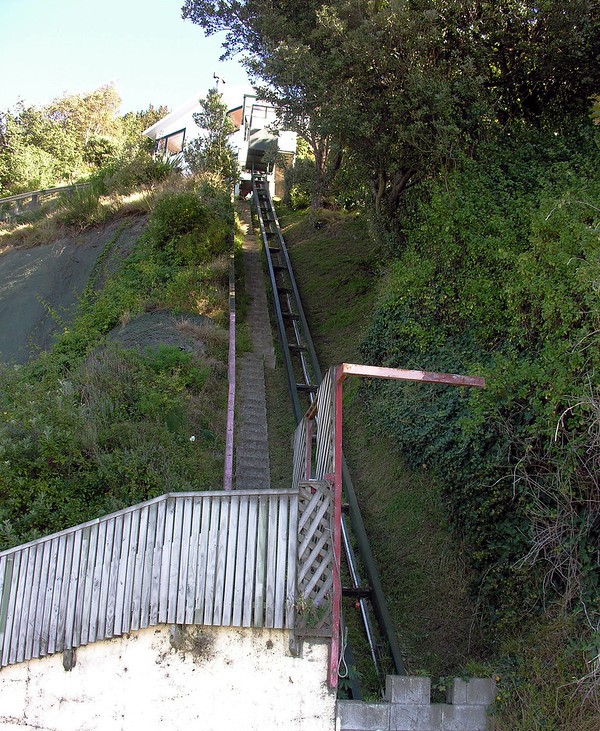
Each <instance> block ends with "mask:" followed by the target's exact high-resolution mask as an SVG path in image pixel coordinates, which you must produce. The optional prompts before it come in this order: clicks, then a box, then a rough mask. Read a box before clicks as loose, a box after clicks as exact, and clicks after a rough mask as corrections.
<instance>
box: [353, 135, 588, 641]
mask: <svg viewBox="0 0 600 731" xmlns="http://www.w3.org/2000/svg"><path fill="white" fill-rule="evenodd" d="M597 164H598V149H597V147H596V146H595V145H594V142H593V139H592V135H591V133H590V130H589V129H585V130H584V131H580V130H579V129H578V128H575V127H573V128H572V130H571V132H570V134H569V135H568V136H567V135H565V136H561V135H556V134H554V133H553V132H549V133H547V134H545V133H543V132H540V131H537V132H527V133H525V131H523V130H517V131H515V130H511V131H510V132H509V133H508V134H506V136H505V137H503V139H502V140H500V141H498V142H496V143H495V144H494V145H490V146H489V147H487V148H483V149H482V150H481V152H480V154H479V155H478V159H476V160H466V161H464V163H463V164H462V165H461V166H460V169H458V170H456V171H454V172H452V173H449V174H448V175H447V176H446V177H445V179H444V180H443V181H440V183H438V184H431V185H430V187H429V190H428V192H427V195H426V196H424V191H423V190H421V191H419V192H415V197H416V198H418V195H420V196H421V198H420V199H417V200H414V201H413V202H412V203H410V202H408V204H410V205H412V206H413V210H412V215H411V216H410V217H409V218H407V219H405V222H404V226H403V230H402V232H401V236H400V237H399V241H401V242H402V244H401V246H399V249H400V250H398V251H397V252H396V258H395V259H394V260H393V261H392V262H391V264H390V270H389V274H388V276H387V277H386V279H385V284H384V286H383V288H382V292H381V297H380V301H379V305H378V308H377V312H376V315H375V318H374V320H373V323H372V326H371V329H370V332H369V334H368V336H367V338H366V340H365V343H364V353H365V356H366V358H367V360H368V361H369V362H376V363H379V364H385V365H389V366H401V367H409V368H410V367H414V368H423V369H427V370H436V371H446V372H454V373H467V374H471V375H476V374H480V375H484V376H485V377H486V380H487V388H486V390H485V391H482V392H475V391H471V392H466V391H464V390H459V389H443V388H439V387H436V388H434V387H426V386H416V385H414V384H408V385H404V386H397V385H390V384H387V385H384V386H381V385H379V386H372V387H371V388H370V389H369V396H370V400H371V407H372V415H373V420H374V422H376V423H377V424H379V425H380V426H383V427H385V428H387V429H389V430H391V432H392V433H393V434H394V437H395V439H396V441H397V444H398V448H399V450H400V451H401V453H402V454H403V456H404V458H405V459H407V460H408V462H409V463H411V464H413V465H426V466H428V467H429V468H431V469H433V470H435V471H437V472H439V474H440V475H441V476H442V478H443V481H444V484H445V486H446V492H445V494H446V498H447V503H448V507H449V511H450V514H451V517H452V518H453V524H454V526H455V528H456V530H457V531H458V532H459V533H460V534H461V535H462V536H463V537H464V538H465V539H466V542H467V545H468V546H469V548H470V553H471V558H472V563H473V566H474V568H475V569H476V577H477V586H476V591H477V596H478V598H479V600H480V602H481V606H482V608H483V609H484V614H485V616H486V617H487V619H488V620H492V624H493V626H494V627H496V628H497V629H498V628H503V627H504V628H505V629H506V628H507V627H509V626H512V625H516V624H518V623H520V622H521V621H522V619H523V616H524V614H525V615H526V614H527V613H529V612H533V611H536V610H539V609H540V608H541V607H543V606H544V604H545V603H547V602H551V601H553V600H556V599H560V600H561V601H562V602H563V603H564V604H565V605H566V606H568V607H571V608H575V607H577V606H578V603H580V602H583V603H584V604H585V606H586V608H587V609H588V611H589V612H591V613H592V614H593V613H594V612H595V611H597V610H598V607H597V606H595V605H594V603H593V597H595V596H597V595H598V589H599V588H600V583H599V567H598V559H597V545H598V540H599V538H600V509H599V507H598V499H597V495H598V476H597V475H598V461H599V455H600V449H599V447H600V445H599V444H598V437H597V434H598V425H599V421H598V398H599V394H598V391H597V373H598V371H599V370H600V354H599V350H598V333H599V325H600V322H599V315H600V312H599V308H598V283H599V282H600V258H599V255H600V242H599V237H598V220H599V215H598V214H599V211H598V207H597V201H598V200H599V199H600V182H599V181H598V178H597V174H596V169H597ZM579 605H580V604H579Z"/></svg>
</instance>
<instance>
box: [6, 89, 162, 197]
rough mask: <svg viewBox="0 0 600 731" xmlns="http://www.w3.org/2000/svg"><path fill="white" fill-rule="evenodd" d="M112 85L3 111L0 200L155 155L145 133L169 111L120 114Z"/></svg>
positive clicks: (21, 103)
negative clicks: (35, 105) (107, 166)
mask: <svg viewBox="0 0 600 731" xmlns="http://www.w3.org/2000/svg"><path fill="white" fill-rule="evenodd" d="M120 103H121V99H120V97H119V94H118V93H117V91H116V89H115V88H114V86H112V85H110V84H109V85H105V86H101V87H100V88H98V89H95V90H94V91H92V92H90V93H88V94H65V95H64V96H62V97H60V98H58V99H54V100H53V101H52V102H50V103H49V104H46V105H44V106H41V107H34V106H26V105H25V104H24V103H23V102H20V103H19V104H18V105H17V106H16V108H15V109H13V110H7V111H3V112H0V197H4V196H9V195H14V194H16V193H20V192H24V191H29V190H38V189H41V188H49V187H52V186H56V185H60V184H61V183H72V182H74V181H75V180H77V179H81V178H82V177H85V176H87V175H90V174H92V173H94V172H95V171H97V170H98V169H100V168H102V167H103V166H106V165H115V164H117V165H119V164H120V166H121V167H122V163H123V162H124V160H125V159H126V158H129V159H131V158H135V157H136V156H137V155H139V154H140V153H142V152H146V153H148V152H150V151H151V150H152V141H151V140H149V139H147V138H144V137H142V131H143V130H144V129H146V128H147V127H149V126H150V125H152V124H153V123H154V122H156V121H157V120H159V119H160V118H161V117H163V116H164V115H165V114H166V113H167V111H168V110H167V108H166V107H154V106H152V105H150V106H149V107H148V109H146V110H143V111H140V112H128V113H127V114H124V115H121V116H119V115H118V114H117V110H118V107H119V105H120Z"/></svg>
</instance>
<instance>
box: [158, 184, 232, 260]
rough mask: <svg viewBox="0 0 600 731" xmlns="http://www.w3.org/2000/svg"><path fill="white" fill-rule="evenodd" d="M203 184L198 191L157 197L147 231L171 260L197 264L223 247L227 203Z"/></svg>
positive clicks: (228, 213) (229, 223)
mask: <svg viewBox="0 0 600 731" xmlns="http://www.w3.org/2000/svg"><path fill="white" fill-rule="evenodd" d="M215 194H216V191H215V190H213V189H212V188H211V187H210V186H208V185H205V186H203V187H202V189H201V190H200V191H185V192H182V193H171V194H169V195H167V196H165V197H164V198H162V199H160V200H159V201H158V202H157V204H156V206H155V208H154V211H153V212H152V215H151V217H150V220H149V222H148V232H147V235H148V237H149V239H150V240H151V241H152V245H153V247H154V248H155V250H156V251H158V252H160V253H161V255H162V256H163V257H164V258H165V259H166V260H168V261H170V262H172V263H177V264H181V265H189V264H199V263H201V262H203V261H206V260H207V259H209V258H211V257H215V256H218V255H219V254H223V253H224V252H225V251H226V250H227V243H228V235H229V234H230V232H231V226H232V220H233V219H232V215H233V214H232V210H231V205H230V204H226V203H225V202H224V199H223V197H222V196H219V197H217V198H215Z"/></svg>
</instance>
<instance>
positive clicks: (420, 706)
mask: <svg viewBox="0 0 600 731" xmlns="http://www.w3.org/2000/svg"><path fill="white" fill-rule="evenodd" d="M494 697H495V686H494V682H493V680H491V679H489V680H488V679H484V678H472V679H471V680H461V679H460V678H455V679H454V681H453V683H452V686H451V687H450V688H449V690H448V693H447V698H446V700H447V702H446V703H431V680H430V678H421V677H409V676H401V675H388V677H387V679H386V693H385V701H384V702H382V703H365V702H363V701H338V704H337V718H336V731H485V730H486V729H487V728H488V712H487V711H488V707H489V705H490V704H491V703H492V702H493V700H494Z"/></svg>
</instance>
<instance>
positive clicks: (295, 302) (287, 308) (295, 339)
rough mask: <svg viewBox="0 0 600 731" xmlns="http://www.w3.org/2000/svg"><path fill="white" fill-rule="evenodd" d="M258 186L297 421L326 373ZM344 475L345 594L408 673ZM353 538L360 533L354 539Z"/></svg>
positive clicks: (256, 198)
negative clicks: (360, 566)
mask: <svg viewBox="0 0 600 731" xmlns="http://www.w3.org/2000/svg"><path fill="white" fill-rule="evenodd" d="M252 185H253V203H254V206H255V209H256V214H257V217H258V223H259V227H260V234H261V238H262V241H263V245H264V250H265V255H266V260H267V269H268V273H269V280H270V283H271V290H272V294H273V309H274V314H275V320H276V323H277V332H278V337H279V343H280V347H281V352H282V357H283V364H284V369H285V373H286V380H287V386H288V391H289V394H290V399H291V402H292V408H293V411H294V417H295V420H296V423H299V422H300V420H301V419H302V417H303V416H304V413H305V412H306V410H307V408H308V407H309V406H310V404H311V403H312V400H313V399H314V394H315V392H316V390H317V388H318V386H319V384H320V383H321V381H322V372H321V368H320V366H319V362H318V359H317V354H316V350H315V347H314V344H313V341H312V337H311V334H310V330H309V327H308V323H307V320H306V316H305V314H304V310H303V308H302V302H301V300H300V293H299V290H298V286H297V283H296V279H295V277H294V272H293V268H292V264H291V261H290V257H289V254H288V251H287V247H286V244H285V240H284V238H283V235H282V233H281V227H280V225H279V221H278V218H277V214H276V212H275V207H274V205H273V202H272V200H271V196H270V193H269V187H268V182H267V178H266V175H264V174H261V173H256V172H254V173H253V175H252ZM342 475H343V492H344V496H345V499H346V500H347V503H348V506H347V507H348V513H349V518H350V520H349V521H347V520H346V518H345V516H342V521H341V523H342V525H341V528H342V543H343V546H344V553H345V555H346V560H347V564H348V573H349V576H350V580H351V583H352V587H349V588H346V589H344V590H343V593H344V594H345V595H350V596H354V597H356V599H357V603H358V606H359V609H360V614H361V618H362V621H363V626H364V630H365V635H366V637H367V641H368V644H369V648H370V652H371V659H372V661H373V663H374V665H375V668H376V670H377V673H378V676H379V677H381V662H382V658H383V656H384V655H385V649H384V648H382V647H381V643H380V642H379V641H378V639H377V636H376V635H377V633H376V630H375V627H374V621H373V618H374V619H375V622H376V624H377V627H378V630H379V636H380V637H381V638H382V639H383V641H384V643H385V645H386V646H387V652H388V653H389V657H390V658H391V661H392V664H393V668H394V672H396V673H397V674H400V675H404V674H405V673H406V670H405V666H404V661H403V658H402V653H401V651H400V647H399V645H398V641H397V638H396V634H395V631H394V628H393V625H392V621H391V617H390V614H389V610H388V608H387V602H386V599H385V595H384V593H383V588H382V586H381V580H380V578H379V573H378V571H377V567H376V565H375V561H374V558H373V554H372V551H371V547H370V544H369V540H368V537H367V533H366V530H365V526H364V522H363V519H362V515H361V512H360V508H359V505H358V500H357V497H356V493H355V490H354V486H353V484H352V479H351V476H350V472H349V470H348V467H347V465H346V462H345V460H343V470H342ZM349 523H350V525H349ZM352 538H354V541H353V540H352ZM353 543H355V544H356V545H357V548H358V554H359V556H360V561H361V563H362V566H363V567H364V571H365V574H366V578H367V583H366V584H365V583H364V582H363V581H362V579H361V576H360V573H359V562H358V559H357V557H356V553H355V551H354V548H353ZM353 695H354V697H355V698H356V697H358V695H359V691H358V689H356V687H354V688H353Z"/></svg>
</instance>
